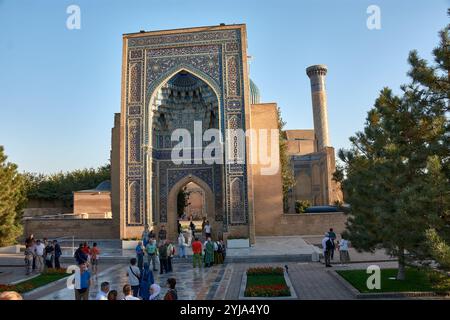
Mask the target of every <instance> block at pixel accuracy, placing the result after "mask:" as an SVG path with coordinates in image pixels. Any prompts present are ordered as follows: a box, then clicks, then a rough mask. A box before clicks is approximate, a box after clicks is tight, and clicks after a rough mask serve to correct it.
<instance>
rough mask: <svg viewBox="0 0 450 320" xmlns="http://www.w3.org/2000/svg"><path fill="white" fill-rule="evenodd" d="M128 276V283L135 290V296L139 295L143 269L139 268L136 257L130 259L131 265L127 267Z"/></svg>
mask: <svg viewBox="0 0 450 320" xmlns="http://www.w3.org/2000/svg"><path fill="white" fill-rule="evenodd" d="M127 277H128V283H129V285H130V286H131V289H132V290H133V296H135V297H137V296H138V294H139V285H140V277H141V270H139V268H138V267H137V266H136V258H132V259H131V260H130V265H129V266H128V268H127ZM124 290H125V287H124Z"/></svg>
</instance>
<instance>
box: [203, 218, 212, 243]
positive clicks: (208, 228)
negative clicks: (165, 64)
mask: <svg viewBox="0 0 450 320" xmlns="http://www.w3.org/2000/svg"><path fill="white" fill-rule="evenodd" d="M204 231H205V237H206V239H208V238H210V237H211V225H210V224H209V221H208V220H206V224H205V230H204Z"/></svg>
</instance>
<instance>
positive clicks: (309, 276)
mask: <svg viewBox="0 0 450 320" xmlns="http://www.w3.org/2000/svg"><path fill="white" fill-rule="evenodd" d="M370 264H377V265H379V266H380V267H381V268H392V267H395V266H396V263H395V262H380V263H361V264H351V265H349V266H346V267H344V266H339V267H333V268H325V266H324V265H323V264H321V263H317V262H316V263H314V262H309V263H302V262H297V263H291V262H289V263H286V265H287V266H288V270H289V278H290V279H291V282H292V285H293V286H294V290H295V292H296V294H297V296H298V299H300V300H311V299H313V300H347V299H354V298H355V297H354V295H353V293H352V292H351V291H350V290H349V289H348V288H347V287H346V286H345V285H343V284H342V282H340V281H339V280H337V279H336V277H334V276H333V275H332V274H330V273H331V272H334V270H339V269H350V268H351V269H365V268H367V266H368V265H370ZM270 265H271V266H281V267H284V264H282V263H273V264H270ZM255 266H268V264H261V263H254V264H245V263H242V264H234V268H233V274H232V276H231V277H232V279H231V282H230V286H229V288H228V291H227V294H226V296H225V298H226V299H227V300H228V299H238V297H239V289H240V285H241V280H242V276H243V274H244V272H245V270H247V268H249V267H255Z"/></svg>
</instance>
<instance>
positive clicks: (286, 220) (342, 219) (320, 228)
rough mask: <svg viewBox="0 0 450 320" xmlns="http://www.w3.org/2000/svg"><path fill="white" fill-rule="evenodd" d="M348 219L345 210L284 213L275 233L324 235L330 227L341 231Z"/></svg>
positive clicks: (338, 231) (337, 231) (285, 234)
mask: <svg viewBox="0 0 450 320" xmlns="http://www.w3.org/2000/svg"><path fill="white" fill-rule="evenodd" d="M346 221H347V216H346V215H345V214H344V213H343V212H327V213H302V214H283V215H281V220H280V222H279V224H277V228H276V234H274V235H283V236H294V235H323V234H325V232H327V231H328V230H329V229H330V228H333V229H334V231H335V232H336V233H341V232H343V231H344V230H345V223H346Z"/></svg>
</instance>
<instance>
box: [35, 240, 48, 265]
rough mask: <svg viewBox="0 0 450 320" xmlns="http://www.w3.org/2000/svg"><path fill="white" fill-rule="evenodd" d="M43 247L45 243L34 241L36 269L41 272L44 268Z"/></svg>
mask: <svg viewBox="0 0 450 320" xmlns="http://www.w3.org/2000/svg"><path fill="white" fill-rule="evenodd" d="M44 249H45V245H44V244H43V243H42V242H41V240H37V241H36V247H35V249H34V250H35V252H34V253H35V254H36V269H37V270H38V271H39V272H41V271H42V269H43V268H44Z"/></svg>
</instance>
